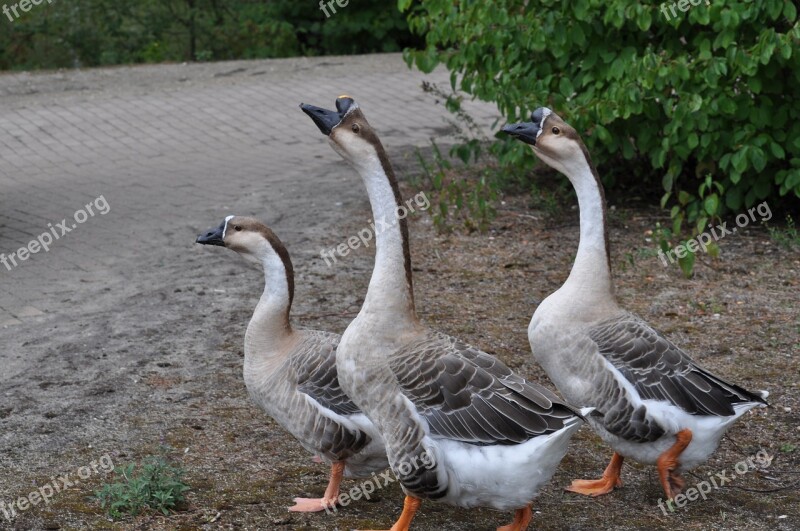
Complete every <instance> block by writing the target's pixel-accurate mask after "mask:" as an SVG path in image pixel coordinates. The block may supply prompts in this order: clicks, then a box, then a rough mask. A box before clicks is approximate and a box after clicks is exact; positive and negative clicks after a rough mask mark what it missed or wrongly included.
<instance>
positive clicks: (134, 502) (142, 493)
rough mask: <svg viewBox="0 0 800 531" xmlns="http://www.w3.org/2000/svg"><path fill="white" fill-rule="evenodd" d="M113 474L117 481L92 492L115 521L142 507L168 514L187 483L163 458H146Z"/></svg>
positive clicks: (180, 472) (184, 490)
mask: <svg viewBox="0 0 800 531" xmlns="http://www.w3.org/2000/svg"><path fill="white" fill-rule="evenodd" d="M114 473H115V474H116V475H117V476H118V477H119V479H120V481H118V482H117V483H108V484H106V485H104V486H103V488H102V489H100V490H99V491H97V492H96V493H95V497H96V498H97V499H98V500H100V504H101V506H102V507H103V509H105V510H106V512H107V513H108V515H109V516H111V517H112V518H114V519H115V520H118V519H120V518H123V517H125V516H135V515H137V514H139V513H141V512H142V511H145V510H148V509H149V510H153V511H158V512H160V513H162V514H164V515H168V514H170V512H171V511H174V510H175V508H176V507H177V506H178V505H179V504H181V503H182V502H183V501H184V500H185V497H184V493H185V492H186V491H188V490H189V486H188V485H186V484H185V483H184V482H183V470H182V469H181V468H179V467H177V466H174V465H172V464H171V463H169V462H168V461H167V460H166V459H165V458H164V457H148V458H146V459H144V460H143V461H142V462H141V463H140V464H139V465H138V466H137V464H136V463H130V464H128V465H127V466H125V467H118V468H116V469H115V470H114Z"/></svg>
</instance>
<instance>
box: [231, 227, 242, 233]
mask: <svg viewBox="0 0 800 531" xmlns="http://www.w3.org/2000/svg"><path fill="white" fill-rule="evenodd" d="M233 230H235V231H236V232H241V230H242V226H241V225H234V226H233Z"/></svg>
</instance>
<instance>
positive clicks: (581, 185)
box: [563, 153, 614, 297]
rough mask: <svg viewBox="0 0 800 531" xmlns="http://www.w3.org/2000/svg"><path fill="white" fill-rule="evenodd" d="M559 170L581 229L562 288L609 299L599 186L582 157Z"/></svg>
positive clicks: (610, 287) (610, 289)
mask: <svg viewBox="0 0 800 531" xmlns="http://www.w3.org/2000/svg"><path fill="white" fill-rule="evenodd" d="M563 170H564V173H565V174H566V175H567V177H568V178H569V180H570V182H572V185H573V186H574V187H575V192H576V194H577V196H578V206H579V208H580V225H581V239H580V243H579V245H578V254H577V255H576V256H575V264H574V265H573V266H572V271H571V272H570V274H569V278H568V279H567V282H566V283H565V284H564V285H565V286H570V287H574V288H577V289H579V290H580V291H581V293H583V294H585V295H587V296H591V295H593V294H594V295H597V296H599V297H603V296H607V295H608V294H611V296H612V297H613V292H614V288H613V285H612V282H611V267H610V259H609V252H608V233H607V229H606V219H605V217H606V201H605V195H604V194H603V187H602V184H600V180H599V177H598V176H597V172H596V171H595V169H594V167H593V166H592V164H591V161H590V160H589V159H588V155H586V154H585V153H584V156H583V157H579V158H577V159H576V160H574V161H573V162H570V163H569V164H565V165H564V167H563Z"/></svg>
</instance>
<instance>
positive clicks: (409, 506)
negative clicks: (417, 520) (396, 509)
mask: <svg viewBox="0 0 800 531" xmlns="http://www.w3.org/2000/svg"><path fill="white" fill-rule="evenodd" d="M420 504H422V500H420V499H419V498H415V497H414V496H409V495H406V500H405V502H403V514H401V515H400V518H398V519H397V522H396V523H395V524H394V525H393V526H392V528H391V529H390V530H389V531H408V528H409V527H410V526H411V520H413V519H414V515H415V514H417V509H419V506H420ZM373 531H374V530H373ZM384 531H386V530H384Z"/></svg>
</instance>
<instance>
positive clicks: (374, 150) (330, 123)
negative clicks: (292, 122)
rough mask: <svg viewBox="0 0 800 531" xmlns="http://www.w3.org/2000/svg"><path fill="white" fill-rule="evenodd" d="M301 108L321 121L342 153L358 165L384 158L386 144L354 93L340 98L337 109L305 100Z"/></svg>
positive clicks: (311, 116)
mask: <svg viewBox="0 0 800 531" xmlns="http://www.w3.org/2000/svg"><path fill="white" fill-rule="evenodd" d="M300 108H301V109H302V110H303V112H304V113H306V114H307V115H308V116H309V117H310V118H311V119H312V120H313V121H314V123H315V124H316V125H317V127H318V128H319V130H320V132H322V134H324V135H325V136H327V137H328V141H329V142H330V144H331V146H332V147H333V149H334V151H336V152H337V153H338V154H339V155H341V156H342V158H343V159H345V160H346V161H347V162H349V163H350V164H351V165H353V166H355V167H362V166H365V165H366V164H369V163H370V162H374V161H377V160H379V159H380V153H382V152H383V147H382V146H381V142H380V140H379V139H378V135H377V134H376V133H375V131H374V130H373V129H372V127H371V126H370V125H369V122H367V119H366V118H365V117H364V113H362V112H361V109H360V108H359V106H358V103H356V101H355V100H354V99H353V98H351V97H350V96H339V97H338V98H337V99H336V110H335V111H332V110H328V109H323V108H321V107H315V106H314V105H308V104H305V103H303V104H301V105H300Z"/></svg>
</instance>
